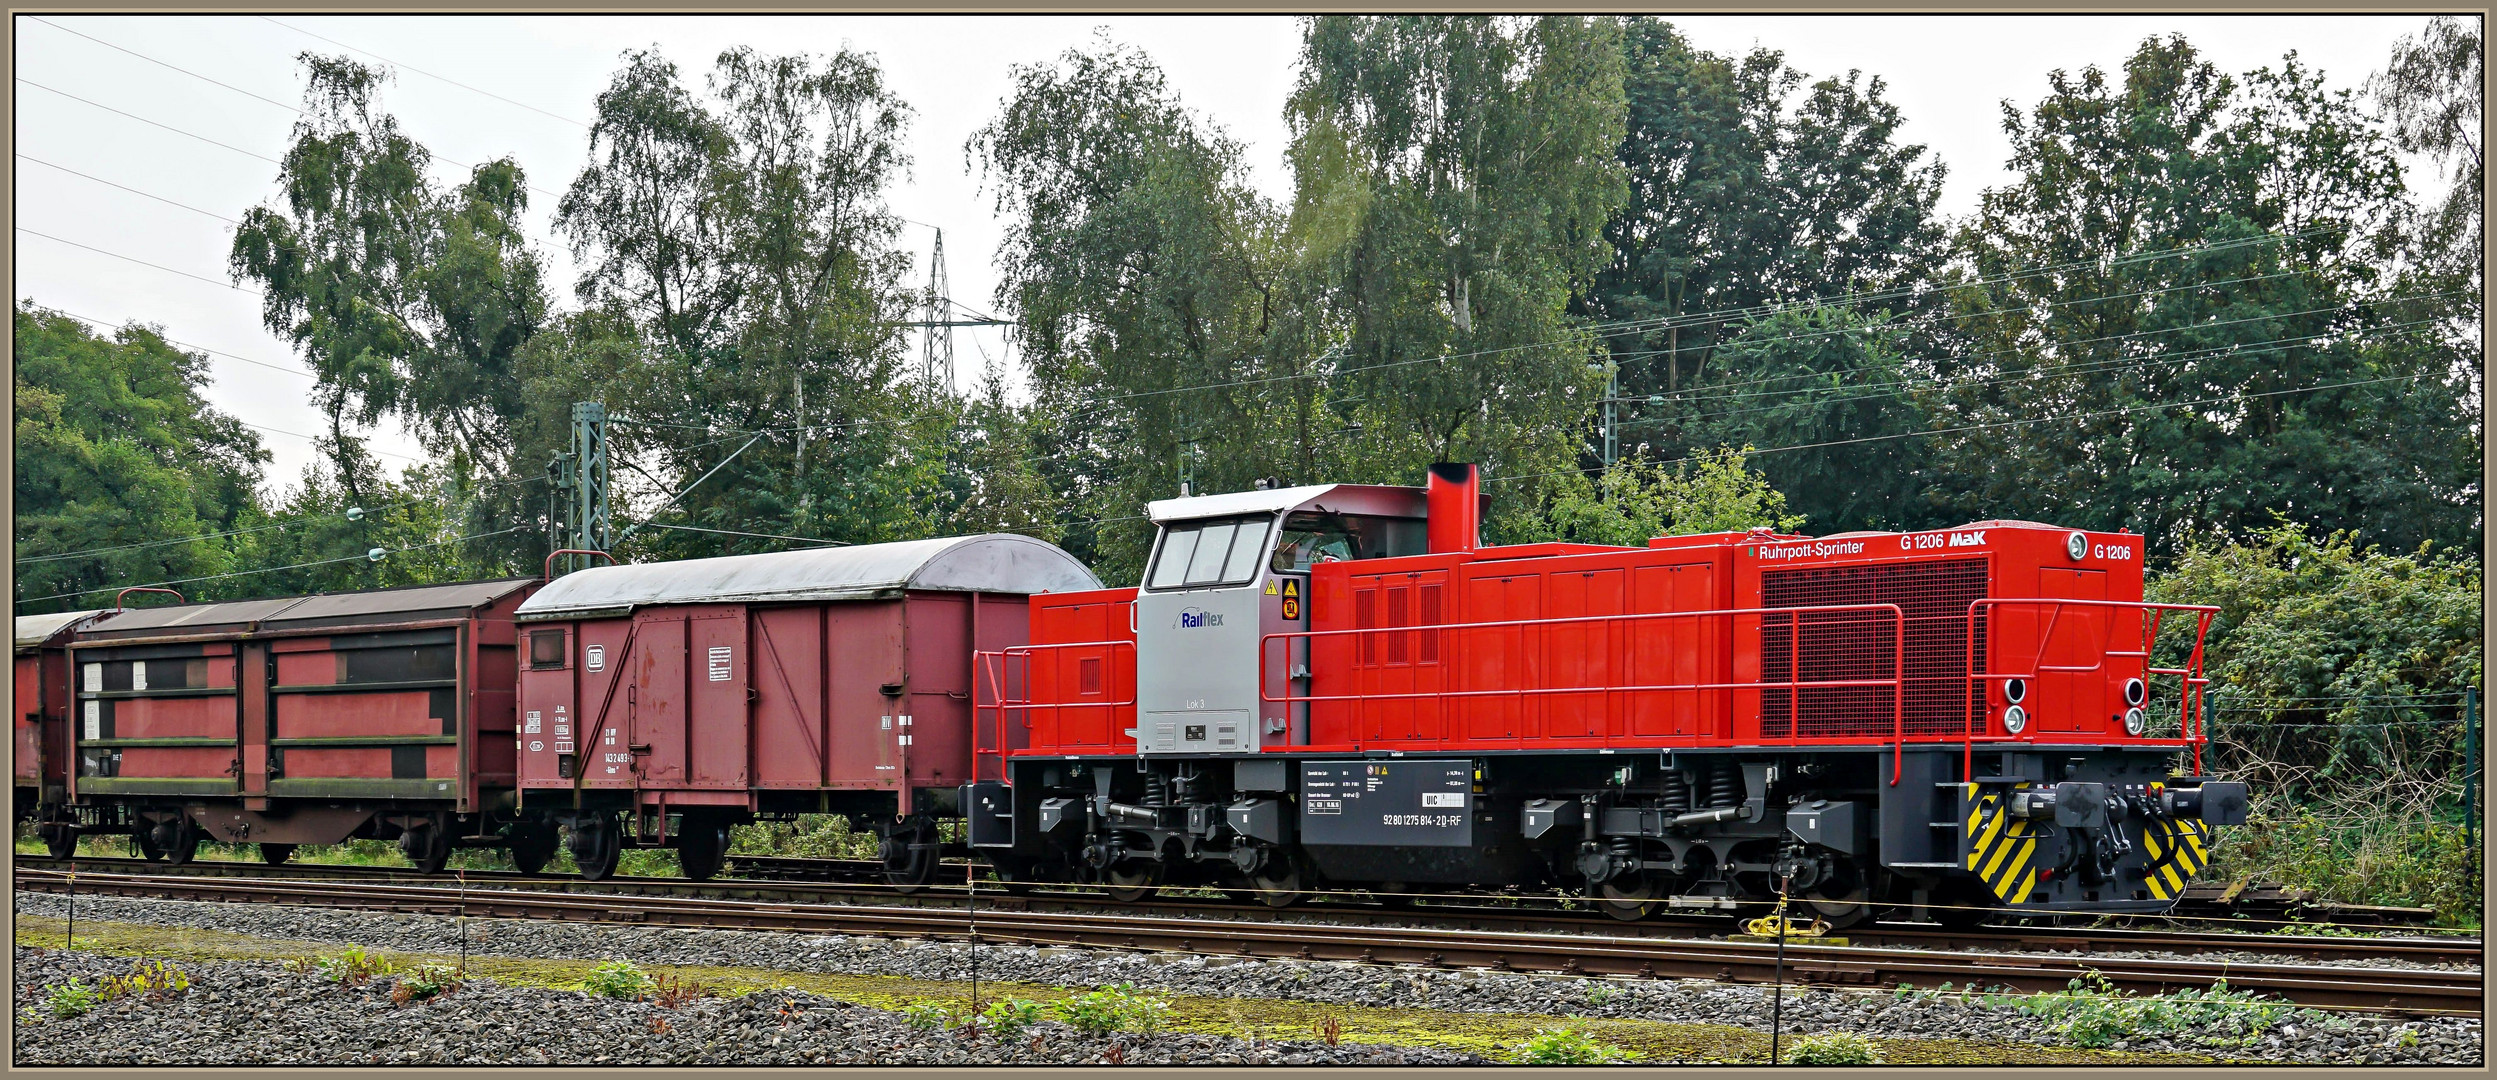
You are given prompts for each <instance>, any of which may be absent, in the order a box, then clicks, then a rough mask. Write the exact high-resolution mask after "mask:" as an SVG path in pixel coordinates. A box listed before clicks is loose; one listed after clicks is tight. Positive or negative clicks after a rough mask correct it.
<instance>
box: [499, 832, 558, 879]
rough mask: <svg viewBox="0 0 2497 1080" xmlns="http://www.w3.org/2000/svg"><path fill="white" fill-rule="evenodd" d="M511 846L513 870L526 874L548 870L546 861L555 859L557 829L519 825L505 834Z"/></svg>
mask: <svg viewBox="0 0 2497 1080" xmlns="http://www.w3.org/2000/svg"><path fill="white" fill-rule="evenodd" d="M504 839H505V841H506V842H507V843H509V844H510V845H511V849H512V868H513V869H515V870H518V871H520V872H521V873H524V874H534V873H537V872H538V871H540V870H544V869H546V861H547V860H548V859H552V858H554V857H555V828H554V826H552V825H542V824H536V823H527V822H524V823H519V824H515V825H513V826H512V827H511V828H510V829H509V830H508V831H507V832H505V834H504Z"/></svg>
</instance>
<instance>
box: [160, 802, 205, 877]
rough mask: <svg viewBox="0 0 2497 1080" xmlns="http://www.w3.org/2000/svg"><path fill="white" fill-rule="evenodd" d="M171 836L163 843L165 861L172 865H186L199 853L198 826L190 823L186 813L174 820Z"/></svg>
mask: <svg viewBox="0 0 2497 1080" xmlns="http://www.w3.org/2000/svg"><path fill="white" fill-rule="evenodd" d="M171 832H172V834H173V835H172V836H171V837H170V839H169V841H168V842H167V843H166V844H165V861H166V862H167V863H170V864H172V865H174V866H187V865H189V864H190V862H191V859H192V857H193V856H196V855H198V854H199V826H197V825H194V824H192V823H191V817H190V815H188V814H185V815H183V816H182V818H181V820H179V821H176V822H174V824H173V827H172V830H171Z"/></svg>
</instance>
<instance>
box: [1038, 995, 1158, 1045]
mask: <svg viewBox="0 0 2497 1080" xmlns="http://www.w3.org/2000/svg"><path fill="white" fill-rule="evenodd" d="M1057 1011H1058V1015H1059V1017H1061V1018H1063V1019H1064V1020H1065V1021H1066V1022H1067V1024H1068V1025H1069V1026H1072V1027H1073V1028H1074V1029H1075V1030H1077V1031H1080V1032H1083V1033H1084V1034H1086V1035H1107V1034H1109V1033H1111V1032H1113V1031H1124V1030H1128V1029H1130V1028H1133V1029H1134V1030H1137V1031H1141V1032H1144V1033H1146V1034H1151V1033H1153V1032H1156V1031H1160V1030H1161V1029H1162V1025H1163V1023H1164V1022H1166V1021H1167V1019H1168V1017H1169V1014H1170V1002H1168V1001H1165V1000H1163V999H1161V998H1158V997H1151V996H1139V995H1138V994H1137V993H1136V988H1135V986H1134V984H1132V983H1117V984H1114V985H1111V986H1105V987H1102V988H1101V989H1099V990H1095V991H1093V992H1091V993H1089V994H1085V995H1083V996H1081V997H1072V998H1067V999H1065V1000H1063V1001H1060V1002H1058V1004H1057Z"/></svg>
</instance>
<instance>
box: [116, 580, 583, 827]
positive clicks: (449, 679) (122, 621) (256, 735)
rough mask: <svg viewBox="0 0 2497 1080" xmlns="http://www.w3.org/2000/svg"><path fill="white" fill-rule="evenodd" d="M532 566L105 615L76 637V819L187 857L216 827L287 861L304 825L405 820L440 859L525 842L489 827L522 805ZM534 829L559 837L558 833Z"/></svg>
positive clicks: (368, 824) (382, 824) (400, 824)
mask: <svg viewBox="0 0 2497 1080" xmlns="http://www.w3.org/2000/svg"><path fill="white" fill-rule="evenodd" d="M537 585H538V582H537V581H536V580H535V579H526V578H524V579H515V580H502V581H476V582H464V583H461V584H456V585H433V586H419V587H411V588H398V589H378V590H369V591H362V592H347V593H326V594H319V595H314V596H300V597H283V598H278V599H270V600H238V601H228V602H221V603H202V604H178V605H172V606H168V607H156V608H141V609H134V610H126V611H119V612H114V613H112V614H109V615H105V616H103V617H100V618H98V619H96V620H95V621H94V622H93V623H91V624H89V625H87V626H86V627H85V628H84V629H82V630H80V631H78V632H77V634H76V637H75V640H73V641H72V642H71V643H70V647H69V662H70V671H71V672H72V678H73V679H74V680H75V687H76V689H75V701H76V705H77V711H76V712H75V713H74V714H73V715H72V716H71V718H70V728H71V742H72V745H73V748H74V751H75V760H76V767H75V768H74V769H72V770H71V775H70V777H69V788H70V799H71V804H72V808H73V810H74V812H75V813H76V815H77V817H78V825H77V828H78V829H79V830H80V831H87V832H96V831H119V830H121V829H128V830H130V831H132V832H134V833H135V834H136V835H137V836H138V838H139V842H140V847H141V849H142V850H143V851H145V852H147V853H148V854H149V855H150V857H155V856H158V855H164V856H169V857H170V858H172V859H173V860H174V861H177V862H180V861H187V860H188V859H189V858H190V855H191V853H192V851H193V850H194V849H195V848H196V847H197V845H198V843H199V841H200V840H201V839H203V838H207V839H216V840H225V841H233V842H256V843H259V844H261V845H262V851H263V853H264V854H265V855H267V856H268V857H269V858H270V859H272V860H273V861H275V860H281V859H283V858H284V857H285V856H286V855H287V854H288V853H290V852H291V851H292V850H293V848H294V846H295V845H297V844H327V843H336V842H338V841H341V840H345V839H349V838H351V837H367V838H374V839H392V838H396V839H398V840H400V841H401V844H402V846H403V847H404V848H405V849H406V850H407V852H408V854H409V857H410V858H411V859H413V860H414V861H415V862H416V863H417V865H418V866H419V867H420V868H423V869H427V870H434V869H439V868H440V867H441V865H442V863H443V861H444V860H445V859H447V858H448V857H449V854H450V850H451V849H452V848H453V847H457V846H503V845H504V844H506V843H510V842H515V841H517V842H518V843H519V844H520V845H521V847H523V848H526V847H528V846H529V844H530V840H529V839H528V838H522V837H516V836H505V835H501V834H498V833H496V832H495V831H494V830H496V829H497V828H500V827H503V826H504V825H507V824H508V823H509V814H508V812H509V810H510V805H511V789H512V780H513V762H512V755H513V751H512V683H513V676H514V667H515V662H514V657H513V636H512V622H511V619H512V611H513V609H514V608H516V607H518V606H519V604H520V601H521V600H522V598H524V597H526V596H527V595H528V594H529V592H530V591H531V590H533V589H534V588H536V586H537ZM498 812H499V814H498ZM536 842H537V843H538V844H539V846H542V847H545V848H546V849H547V851H548V853H549V854H551V849H552V836H551V835H548V836H545V837H541V838H537V841H536ZM515 854H516V855H520V854H524V853H523V852H521V851H518V850H516V851H515ZM523 861H526V859H525V858H524V860H523ZM539 861H541V862H542V861H543V857H542V856H541V857H540V859H539Z"/></svg>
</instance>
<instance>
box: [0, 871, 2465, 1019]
mask: <svg viewBox="0 0 2497 1080" xmlns="http://www.w3.org/2000/svg"><path fill="white" fill-rule="evenodd" d="M79 879H80V880H79V883H78V884H79V886H80V888H81V889H82V890H84V891H85V892H87V893H88V894H89V895H96V894H109V895H115V896H138V897H151V898H158V899H172V900H205V901H216V902H242V903H264V904H266V903H273V904H300V905H311V906H319V907H334V908H349V909H361V910H380V911H402V912H408V911H413V912H424V913H430V914H452V913H459V912H464V913H466V914H467V915H469V916H471V917H488V918H533V919H550V920H562V921H576V922H603V923H625V924H630V925H639V926H667V927H698V928H720V929H751V930H782V931H796V932H811V933H833V934H852V935H867V936H880V937H913V938H967V937H968V936H969V931H970V923H969V920H968V918H967V915H968V913H967V912H965V911H962V910H956V909H952V908H938V907H898V906H889V905H866V904H859V905H807V904H782V903H763V902H758V901H755V900H745V899H734V900H731V899H707V898H693V897H682V896H627V895H620V894H615V893H597V894H588V893H551V892H538V891H526V890H520V889H483V890H479V889H467V890H460V889H453V888H447V887H441V886H433V885H402V884H379V883H371V882H363V883H347V882H317V881H290V880H251V879H240V878H216V877H197V876H162V875H138V874H118V873H81V874H80V875H79ZM17 885H18V887H19V888H21V889H34V890H38V891H47V892H62V891H66V890H67V889H68V887H69V880H68V875H67V874H66V873H65V872H61V871H54V870H35V869H21V870H19V871H18V874H17ZM978 928H979V939H980V940H981V941H983V942H987V943H992V944H994V943H1012V944H1025V945H1036V946H1072V947H1079V948H1110V949H1128V950H1138V951H1162V952H1184V953H1191V954H1200V955H1204V954H1214V955H1234V956H1245V957H1257V958H1265V959H1307V960H1329V961H1349V962H1356V963H1376V964H1401V965H1419V966H1428V967H1442V968H1485V969H1495V970H1505V971H1519V972H1530V973H1533V972H1540V973H1552V974H1563V975H1577V976H1612V977H1630V978H1677V979H1708V980H1715V981H1718V982H1733V983H1767V982H1769V981H1771V980H1772V978H1773V977H1775V976H1774V975H1773V970H1772V965H1773V963H1774V960H1773V957H1774V953H1775V950H1774V949H1773V947H1772V946H1771V945H1768V944H1765V943H1758V942H1739V941H1711V940H1691V939H1657V938H1636V937H1620V936H1599V935H1594V934H1551V933H1525V932H1512V931H1480V930H1477V931H1467V932H1452V931H1450V930H1449V929H1447V928H1444V927H1421V928H1404V927H1384V926H1343V925H1334V924H1327V923H1301V922H1293V923H1279V922H1249V921H1242V920H1234V919H1211V918H1201V917H1199V918H1189V917H1172V916H1161V915H1136V914H1111V913H1105V912H1100V911H1090V912H1040V911H1028V910H1027V911H1013V910H1001V909H999V908H997V907H990V908H988V909H987V910H986V911H984V912H982V917H981V918H980V920H979V923H978ZM1784 954H1785V959H1784V963H1783V969H1784V979H1785V980H1786V981H1788V982H1793V983H1798V984H1804V985H1826V986H1836V987H1857V988H1865V989H1873V988H1884V989H1886V988H1891V987H1897V986H1901V985H1907V986H1924V987H1930V986H1937V985H1939V984H1941V983H1944V982H1949V983H1953V984H1957V985H1964V986H1983V987H2001V988H2003V989H2005V990H2008V991H2014V992H2038V991H2051V990H2060V989H2063V988H2064V987H2065V986H2066V985H2067V984H2068V983H2070V982H2071V981H2072V980H2073V979H2076V978H2080V977H2082V976H2084V975H2087V974H2092V973H2095V974H2096V975H2098V976H2102V977H2104V978H2105V979H2106V980H2107V982H2108V983H2109V984H2110V985H2112V986H2114V987H2116V988H2118V989H2120V990H2124V991H2129V992H2133V993H2143V994H2159V993H2171V992H2175V991H2180V990H2200V989H2207V988H2209V987H2210V986H2211V985H2212V984H2213V983H2215V982H2217V981H2220V980H2222V979H2225V980H2226V981H2227V982H2228V984H2229V986H2231V987H2232V988H2235V989H2237V990H2244V991H2255V992H2258V993H2264V994H2271V995H2277V996H2279V997H2281V998H2284V999H2286V1000H2289V1001H2292V1002H2296V1003H2299V1004H2303V1005H2311V1006H2317V1007H2321V1008H2333V1009H2356V1010H2366V1011H2378V1012H2393V1013H2402V1014H2413V1015H2432V1014H2445V1015H2453V1014H2467V1015H2478V1014H2479V1013H2480V1011H2481V1003H2482V992H2481V982H2482V978H2483V975H2482V973H2481V972H2479V971H2455V970H2448V969H2420V968H2370V967H2323V966H2313V965H2304V964H2243V963H2225V962H2212V961H2203V960H2181V959H2141V958H2134V957H2112V956H2089V957H2075V956H2070V955H2065V954H2056V953H2036V954H2020V953H1937V952H1930V951H1922V950H1909V949H1895V948H1869V947H1858V946H1851V945H1850V946H1834V945H1821V944H1810V943H1803V942H1796V941H1792V940H1790V941H1788V942H1787V943H1786V944H1785V946H1784Z"/></svg>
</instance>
